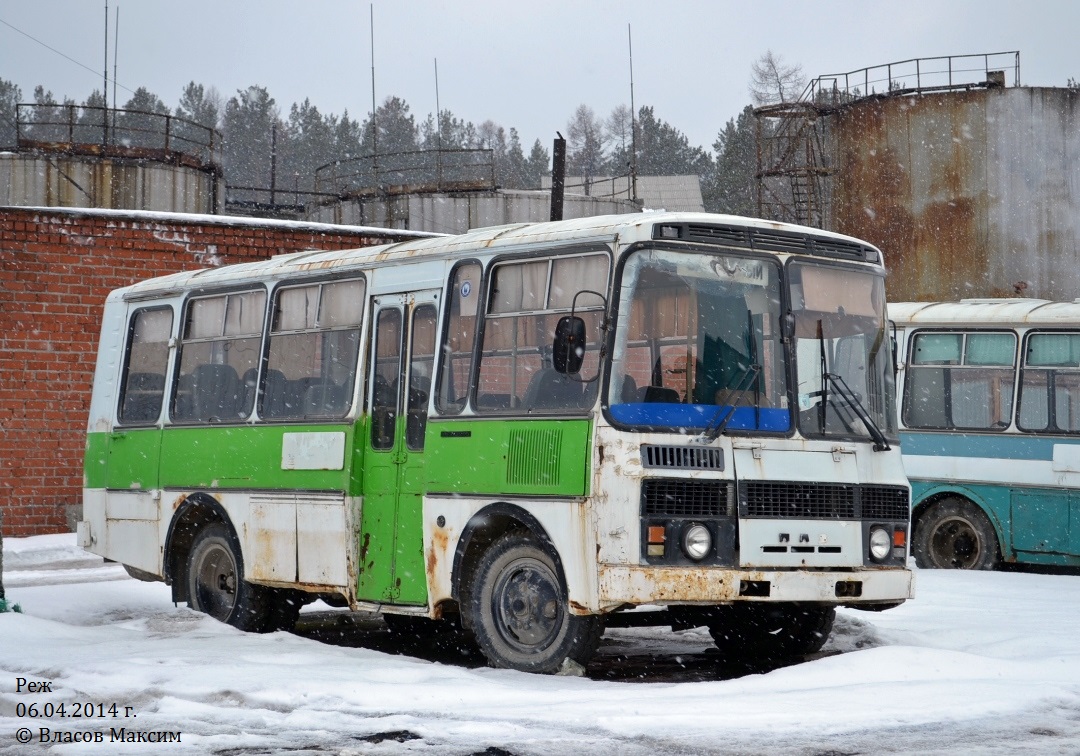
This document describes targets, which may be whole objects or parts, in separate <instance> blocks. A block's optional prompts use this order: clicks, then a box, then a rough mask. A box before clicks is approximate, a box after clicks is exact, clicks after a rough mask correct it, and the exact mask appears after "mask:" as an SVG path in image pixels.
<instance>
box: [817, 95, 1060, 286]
mask: <svg viewBox="0 0 1080 756" xmlns="http://www.w3.org/2000/svg"><path fill="white" fill-rule="evenodd" d="M1078 102H1080V92H1078V91H1076V90H1070V89H1055V88H1029V87H1020V88H1008V89H1006V88H1001V89H987V90H973V91H970V92H950V93H942V94H933V95H922V96H903V97H889V98H883V99H871V100H864V101H862V102H860V103H857V104H855V105H853V106H851V107H849V108H847V109H845V110H843V111H841V112H840V113H838V114H836V115H833V116H831V117H830V118H831V122H830V129H831V133H832V136H833V138H834V140H835V141H834V143H833V149H832V153H833V154H834V155H835V156H836V165H835V168H836V174H835V176H836V178H835V181H834V185H833V186H834V194H833V207H832V218H833V224H834V228H835V230H837V231H841V232H843V233H848V234H852V235H854V236H859V237H862V238H865V239H866V240H867V241H870V242H872V243H874V244H876V245H878V246H879V247H881V248H882V250H884V252H885V257H886V263H887V265H888V267H889V270H890V274H889V279H888V295H889V297H890V298H891V299H893V300H897V301H900V300H909V299H920V300H933V299H957V298H963V297H985V296H1002V295H1010V296H1011V295H1014V293H1015V292H1016V285H1017V284H1021V282H1022V287H1023V288H1022V290H1023V292H1024V293H1025V294H1026V295H1027V296H1034V297H1043V298H1046V299H1074V298H1076V297H1078V296H1080V222H1078V220H1077V219H1078V218H1080V109H1078Z"/></svg>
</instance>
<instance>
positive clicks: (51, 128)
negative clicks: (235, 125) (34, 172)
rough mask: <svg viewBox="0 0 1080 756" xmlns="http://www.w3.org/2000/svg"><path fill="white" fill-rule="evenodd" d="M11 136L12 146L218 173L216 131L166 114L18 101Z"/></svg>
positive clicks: (219, 157)
mask: <svg viewBox="0 0 1080 756" xmlns="http://www.w3.org/2000/svg"><path fill="white" fill-rule="evenodd" d="M14 136H15V139H14V145H13V146H14V147H15V148H16V149H18V150H39V151H43V152H54V153H63V154H67V155H90V156H98V157H115V158H136V159H142V160H153V161H156V162H162V163H170V164H173V165H183V166H186V167H189V168H196V169H199V170H204V171H208V172H213V173H220V172H221V144H222V138H221V134H219V133H218V132H217V131H215V130H214V129H212V128H210V127H208V126H203V125H202V124H199V123H195V122H194V121H189V120H187V119H186V118H179V117H177V116H173V115H169V114H167V113H151V112H146V111H141V110H124V109H116V108H105V107H95V106H91V105H73V104H61V105H53V104H37V103H20V104H18V105H16V106H15V135H14Z"/></svg>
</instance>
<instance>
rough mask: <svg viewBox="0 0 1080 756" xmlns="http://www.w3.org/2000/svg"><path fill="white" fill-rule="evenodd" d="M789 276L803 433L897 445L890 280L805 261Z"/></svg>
mask: <svg viewBox="0 0 1080 756" xmlns="http://www.w3.org/2000/svg"><path fill="white" fill-rule="evenodd" d="M788 271H789V276H790V279H791V281H790V286H791V311H792V318H793V320H794V322H793V335H794V342H795V372H796V375H797V376H798V388H797V396H798V408H799V430H800V431H801V432H802V434H803V435H804V436H807V437H808V438H815V437H816V438H822V437H847V438H852V437H855V438H869V439H873V440H874V441H875V442H880V441H882V440H883V439H888V440H890V441H895V440H896V437H897V435H896V411H895V384H894V377H893V357H892V340H891V339H890V338H889V333H888V329H887V328H886V318H885V280H884V278H883V277H882V276H881V275H879V274H875V273H870V272H864V271H860V270H855V269H852V268H841V267H833V266H828V265H821V264H814V263H802V262H798V263H793V264H792V265H790V266H789V269H788Z"/></svg>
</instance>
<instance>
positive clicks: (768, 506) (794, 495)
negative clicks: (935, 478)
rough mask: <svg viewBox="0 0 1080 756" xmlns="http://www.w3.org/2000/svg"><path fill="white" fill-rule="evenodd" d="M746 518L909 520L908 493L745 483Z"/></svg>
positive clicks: (880, 488)
mask: <svg viewBox="0 0 1080 756" xmlns="http://www.w3.org/2000/svg"><path fill="white" fill-rule="evenodd" d="M739 493H740V502H741V504H742V510H743V514H744V516H746V517H769V518H776V519H810V520H893V521H895V520H907V519H908V511H909V507H910V503H909V501H908V491H907V489H906V488H903V487H901V486H857V485H851V484H842V483H809V482H805V481H791V482H786V481H760V480H751V481H744V482H743V483H742V484H741V485H740V487H739Z"/></svg>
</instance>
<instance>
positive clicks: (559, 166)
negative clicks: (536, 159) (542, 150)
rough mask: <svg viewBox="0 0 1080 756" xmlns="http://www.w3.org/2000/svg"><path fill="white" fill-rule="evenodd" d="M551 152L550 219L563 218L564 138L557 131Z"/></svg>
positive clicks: (564, 180) (564, 179)
mask: <svg viewBox="0 0 1080 756" xmlns="http://www.w3.org/2000/svg"><path fill="white" fill-rule="evenodd" d="M555 133H556V134H557V135H558V138H557V139H556V140H555V146H554V149H553V150H552V153H551V220H553V221H556V220H562V219H563V217H562V216H563V187H564V186H565V184H566V140H565V139H563V135H562V134H559V132H557V131H556V132H555Z"/></svg>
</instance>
